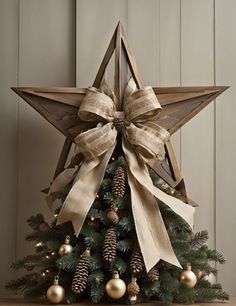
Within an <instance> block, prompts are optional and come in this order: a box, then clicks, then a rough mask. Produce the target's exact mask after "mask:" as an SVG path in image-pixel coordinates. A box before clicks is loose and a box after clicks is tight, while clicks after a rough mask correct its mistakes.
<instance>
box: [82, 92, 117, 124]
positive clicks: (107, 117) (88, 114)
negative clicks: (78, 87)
mask: <svg viewBox="0 0 236 306" xmlns="http://www.w3.org/2000/svg"><path fill="white" fill-rule="evenodd" d="M114 112H115V105H114V102H113V100H112V99H111V98H110V97H109V96H108V95H106V94H105V93H103V92H101V91H100V90H99V89H97V88H95V87H90V88H88V89H87V93H86V95H85V97H84V99H83V101H82V102H81V104H80V108H79V111H78V116H79V117H80V119H81V120H83V121H92V122H106V121H111V120H112V118H113V115H114Z"/></svg>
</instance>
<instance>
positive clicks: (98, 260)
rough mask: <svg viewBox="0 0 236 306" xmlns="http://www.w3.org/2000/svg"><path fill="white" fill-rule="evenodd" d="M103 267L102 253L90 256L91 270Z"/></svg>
mask: <svg viewBox="0 0 236 306" xmlns="http://www.w3.org/2000/svg"><path fill="white" fill-rule="evenodd" d="M102 267H103V258H102V255H101V254H93V255H91V256H90V258H89V268H90V270H91V271H95V270H98V269H101V268H102Z"/></svg>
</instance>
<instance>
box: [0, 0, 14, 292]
mask: <svg viewBox="0 0 236 306" xmlns="http://www.w3.org/2000/svg"><path fill="white" fill-rule="evenodd" d="M0 42H1V46H0V93H1V111H0V122H1V124H0V125H1V128H0V141H1V150H0V160H1V174H0V186H1V193H0V203H1V204H0V205H1V214H0V240H1V245H2V249H3V250H4V252H2V254H1V263H0V274H1V275H4V277H1V279H0V293H2V292H4V291H5V288H4V286H5V282H7V281H8V280H10V279H11V278H13V277H14V276H15V272H14V271H12V269H10V264H11V262H12V261H13V260H15V253H16V248H15V245H16V239H17V232H16V222H15V221H16V214H17V170H18V167H17V158H18V157H17V153H18V152H17V142H18V139H17V136H18V135H17V128H18V126H17V125H18V98H17V97H16V96H14V94H13V92H11V90H10V86H13V85H14V86H17V81H18V78H17V76H18V1H17V0H12V1H9V0H3V1H1V2H0Z"/></svg>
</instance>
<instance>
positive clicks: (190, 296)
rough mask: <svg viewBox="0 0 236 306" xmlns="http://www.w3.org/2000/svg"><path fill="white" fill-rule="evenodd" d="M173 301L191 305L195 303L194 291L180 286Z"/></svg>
mask: <svg viewBox="0 0 236 306" xmlns="http://www.w3.org/2000/svg"><path fill="white" fill-rule="evenodd" d="M174 301H176V302H177V303H181V304H193V303H194V302H195V292H194V289H191V288H188V287H186V286H184V285H181V287H180V289H179V291H178V293H177V294H175V295H174Z"/></svg>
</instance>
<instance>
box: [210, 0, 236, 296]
mask: <svg viewBox="0 0 236 306" xmlns="http://www.w3.org/2000/svg"><path fill="white" fill-rule="evenodd" d="M235 16H236V1H234V0H229V1H227V3H226V2H225V1H222V0H216V1H215V42H216V50H215V54H216V83H218V84H220V83H222V82H223V83H224V84H228V85H229V86H230V89H229V90H227V92H226V93H225V94H224V98H223V99H222V98H218V99H217V101H216V152H215V154H216V186H215V189H216V211H215V214H216V247H217V249H218V250H219V251H221V252H222V253H223V254H224V255H225V257H226V259H227V263H226V265H223V266H220V265H219V266H218V268H219V275H218V281H219V282H222V283H223V284H224V286H225V288H226V289H227V290H229V292H230V293H231V294H232V295H235V294H236V286H235V284H236V273H235V271H236V269H235V263H236V248H235V237H234V232H235V216H236V205H235V186H236V185H235V173H236V163H235V156H236V141H235V131H236V121H235V114H236V103H235V97H236V86H235V85H236V74H235V71H236V62H235V54H236V41H235V39H234V38H233V37H234V35H235V34H234V33H235V31H234V29H235V27H236V18H235ZM231 237H232V238H231Z"/></svg>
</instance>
